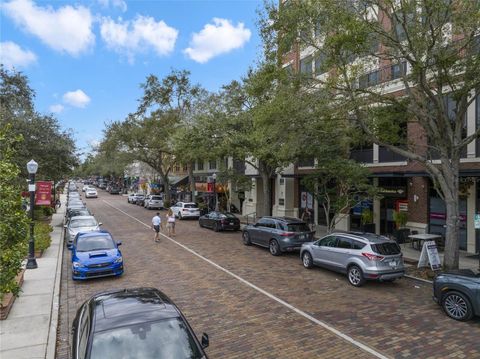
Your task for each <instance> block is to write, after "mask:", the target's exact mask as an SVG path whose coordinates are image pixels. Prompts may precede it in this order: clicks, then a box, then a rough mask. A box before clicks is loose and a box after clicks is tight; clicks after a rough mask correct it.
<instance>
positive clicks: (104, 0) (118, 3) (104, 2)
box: [98, 0, 127, 12]
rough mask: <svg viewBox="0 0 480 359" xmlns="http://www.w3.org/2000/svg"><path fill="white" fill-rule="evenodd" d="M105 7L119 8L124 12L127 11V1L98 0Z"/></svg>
mask: <svg viewBox="0 0 480 359" xmlns="http://www.w3.org/2000/svg"><path fill="white" fill-rule="evenodd" d="M98 2H99V3H100V4H101V5H102V6H103V7H109V6H110V5H111V6H112V7H114V8H119V9H120V10H121V11H122V12H125V11H127V3H126V2H125V1H123V0H98Z"/></svg>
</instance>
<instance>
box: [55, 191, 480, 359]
mask: <svg viewBox="0 0 480 359" xmlns="http://www.w3.org/2000/svg"><path fill="white" fill-rule="evenodd" d="M99 192H100V193H99V195H100V197H99V198H98V199H89V200H88V202H87V204H88V205H89V207H90V208H91V209H92V210H93V212H94V214H95V216H96V217H97V219H98V220H99V221H100V222H103V223H104V226H103V227H104V229H107V230H109V231H111V232H112V234H113V235H114V237H115V239H116V240H121V241H122V242H123V245H122V247H121V249H122V252H123V254H124V258H125V267H126V272H125V274H124V276H123V277H121V278H115V279H109V278H106V279H97V280H91V281H88V282H73V281H72V280H71V279H70V274H71V273H70V254H69V253H68V251H67V250H65V256H64V263H63V275H62V287H61V308H60V309H61V312H60V325H59V333H58V343H59V345H58V349H57V357H58V358H68V357H69V339H70V338H69V333H70V327H71V322H72V320H73V317H74V315H75V312H76V310H77V308H78V307H79V306H80V305H81V303H82V302H83V301H84V300H86V299H87V298H88V297H89V296H90V295H91V294H93V293H96V292H99V291H102V290H108V289H113V288H123V287H133V286H153V287H156V288H159V289H160V290H162V291H164V292H165V293H166V294H167V295H169V296H170V297H171V298H172V299H173V301H174V302H176V304H177V305H178V306H179V307H180V308H181V309H182V311H183V312H184V314H185V315H186V317H187V318H188V320H189V322H190V324H191V325H192V327H193V328H194V330H195V332H196V334H197V336H198V337H200V336H201V333H202V332H207V333H208V334H209V335H210V347H209V348H208V349H207V354H208V355H209V356H210V357H211V358H351V357H354V356H355V357H356V358H371V357H374V356H373V355H372V354H370V353H367V352H366V351H364V350H362V349H360V348H359V347H358V346H356V345H354V344H352V343H351V342H348V341H346V340H345V339H342V338H341V337H340V336H337V335H336V334H334V333H332V332H331V331H329V330H327V329H325V328H323V327H322V326H320V325H319V324H316V323H314V322H313V321H311V320H308V319H307V318H305V317H303V316H301V315H300V314H298V313H296V312H294V311H293V310H291V309H289V308H287V307H286V306H284V305H282V304H280V303H278V302H277V301H275V300H273V299H271V298H269V297H267V296H266V295H264V294H262V293H260V292H259V291H257V290H255V289H253V288H251V287H249V286H247V285H245V284H244V283H242V282H241V281H240V280H238V279H236V278H234V277H233V276H231V275H229V274H227V273H225V272H224V271H222V270H220V269H218V268H216V267H215V266H213V265H212V264H210V263H208V262H206V261H205V260H203V259H201V258H199V257H197V256H195V255H194V254H192V253H190V252H189V251H187V250H186V249H184V248H181V247H180V246H178V245H177V244H175V243H174V242H172V241H170V240H168V239H166V238H162V241H161V243H159V244H155V243H153V241H152V237H153V232H152V231H151V230H149V229H148V228H146V227H145V225H143V224H142V223H140V222H139V221H141V222H144V223H147V224H149V223H150V220H151V217H152V216H153V215H154V211H147V210H145V209H143V208H142V207H139V206H135V205H130V204H128V203H127V199H126V197H122V196H112V195H109V194H107V193H106V192H104V191H99ZM112 206H113V207H116V208H118V209H120V210H122V211H125V212H127V213H128V214H129V215H131V216H133V217H135V218H136V219H138V220H139V221H136V220H135V219H133V218H131V217H129V216H127V215H126V214H124V213H122V212H120V211H118V210H117V209H115V208H113V207H112ZM174 239H175V240H176V241H177V242H179V243H181V244H184V245H185V246H187V247H188V248H190V249H191V250H193V251H195V252H197V253H198V254H200V255H202V256H204V257H206V258H208V259H209V260H211V261H213V262H215V263H216V264H218V265H219V266H221V267H223V268H225V269H227V270H229V271H231V272H233V273H234V274H236V275H237V276H240V277H241V278H243V279H245V280H246V281H248V282H250V283H252V284H253V285H255V286H257V287H259V288H261V289H263V290H265V291H267V292H268V293H270V294H272V295H273V296H276V297H278V298H279V299H281V300H283V301H285V302H287V303H289V304H290V305H292V306H294V307H295V308H297V309H299V310H301V311H303V312H305V313H307V314H309V315H311V316H313V317H314V318H315V319H317V320H320V321H322V322H324V323H326V324H328V325H330V326H332V327H334V328H335V329H337V330H339V331H340V332H342V333H343V334H345V335H347V336H349V337H351V338H353V339H354V340H355V341H357V342H360V343H363V344H364V345H366V346H368V347H370V348H372V349H373V350H375V351H377V352H379V353H381V354H383V355H385V356H387V357H392V358H408V357H409V358H447V357H448V358H453V357H455V358H480V320H479V319H478V318H477V319H476V320H473V321H470V322H468V323H460V322H456V321H453V320H451V319H449V318H447V317H446V316H445V315H444V314H443V313H442V311H441V308H440V307H439V306H437V305H436V304H435V303H433V301H432V299H431V295H432V291H431V285H429V284H426V283H425V284H423V283H420V282H417V281H413V280H408V279H404V280H401V281H398V282H395V283H368V284H367V285H365V286H364V287H362V288H353V287H352V286H350V285H349V284H348V282H347V280H346V278H345V277H343V276H341V275H339V274H335V273H331V272H329V271H326V270H323V269H318V268H317V269H313V270H306V269H304V268H303V266H302V264H301V261H300V259H299V258H298V255H297V254H296V253H295V254H286V255H283V256H281V257H273V256H271V255H270V254H269V253H268V251H267V250H265V249H262V248H259V247H255V246H252V247H246V246H244V245H243V244H242V240H241V235H240V233H215V232H213V231H210V230H208V229H201V228H199V227H198V223H197V221H194V220H192V221H178V223H177V236H176V237H175V238H174Z"/></svg>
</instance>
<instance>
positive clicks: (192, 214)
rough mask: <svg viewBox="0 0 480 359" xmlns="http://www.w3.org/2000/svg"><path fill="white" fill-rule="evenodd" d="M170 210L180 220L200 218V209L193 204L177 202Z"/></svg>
mask: <svg viewBox="0 0 480 359" xmlns="http://www.w3.org/2000/svg"><path fill="white" fill-rule="evenodd" d="M170 209H171V210H172V212H173V214H174V215H175V217H177V218H179V219H184V218H199V217H200V209H199V208H198V206H197V204H196V203H193V202H177V203H175V204H174V205H173V206H171V207H170Z"/></svg>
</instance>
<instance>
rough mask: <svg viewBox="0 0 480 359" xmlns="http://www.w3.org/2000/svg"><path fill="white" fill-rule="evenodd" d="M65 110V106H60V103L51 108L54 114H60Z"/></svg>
mask: <svg viewBox="0 0 480 359" xmlns="http://www.w3.org/2000/svg"><path fill="white" fill-rule="evenodd" d="M63 110H64V107H63V105H60V104H59V103H58V104H55V105H52V106H50V112H52V113H60V112H62V111H63Z"/></svg>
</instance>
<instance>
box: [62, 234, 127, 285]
mask: <svg viewBox="0 0 480 359" xmlns="http://www.w3.org/2000/svg"><path fill="white" fill-rule="evenodd" d="M120 244H122V242H115V241H114V240H113V238H112V235H111V234H110V233H109V232H107V231H103V230H102V231H95V232H86V233H78V234H77V235H76V236H75V240H74V241H73V245H72V248H71V250H72V279H74V280H75V279H89V278H98V277H107V276H120V275H122V274H123V257H122V252H120V250H119V249H118V246H119V245H120Z"/></svg>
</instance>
